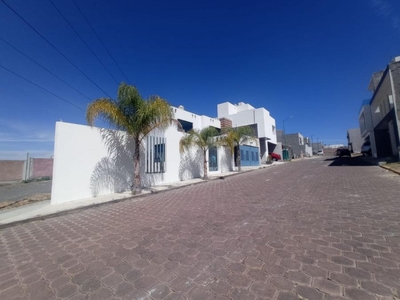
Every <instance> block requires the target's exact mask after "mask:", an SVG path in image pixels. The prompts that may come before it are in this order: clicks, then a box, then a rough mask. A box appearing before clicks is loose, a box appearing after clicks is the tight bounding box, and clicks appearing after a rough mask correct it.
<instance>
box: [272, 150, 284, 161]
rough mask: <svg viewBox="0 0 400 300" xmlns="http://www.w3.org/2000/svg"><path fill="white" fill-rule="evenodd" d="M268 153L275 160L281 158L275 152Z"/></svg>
mask: <svg viewBox="0 0 400 300" xmlns="http://www.w3.org/2000/svg"><path fill="white" fill-rule="evenodd" d="M269 155H270V156H271V159H272V160H273V161H277V160H281V159H282V157H281V156H280V154H277V153H274V152H272V153H270V154H269Z"/></svg>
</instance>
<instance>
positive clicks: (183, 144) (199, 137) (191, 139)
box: [179, 126, 219, 180]
mask: <svg viewBox="0 0 400 300" xmlns="http://www.w3.org/2000/svg"><path fill="white" fill-rule="evenodd" d="M217 135H219V133H218V130H217V129H215V128H214V127H211V126H210V127H207V128H204V129H202V130H197V129H192V130H190V131H189V132H188V133H187V134H186V135H185V136H183V137H182V138H181V140H180V141H179V149H180V151H181V152H184V151H187V150H189V148H190V147H192V146H195V147H198V148H199V149H200V150H201V151H203V172H204V175H203V179H204V180H206V179H208V172H207V150H208V149H209V148H210V147H213V146H216V145H217V140H216V138H215V137H216V136H217Z"/></svg>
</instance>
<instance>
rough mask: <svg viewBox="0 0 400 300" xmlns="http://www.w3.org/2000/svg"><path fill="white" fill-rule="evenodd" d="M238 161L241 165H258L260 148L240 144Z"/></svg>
mask: <svg viewBox="0 0 400 300" xmlns="http://www.w3.org/2000/svg"><path fill="white" fill-rule="evenodd" d="M240 162H241V165H242V166H244V167H245V166H259V165H260V150H259V149H258V147H253V146H243V145H242V146H240Z"/></svg>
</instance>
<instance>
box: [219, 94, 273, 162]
mask: <svg viewBox="0 0 400 300" xmlns="http://www.w3.org/2000/svg"><path fill="white" fill-rule="evenodd" d="M218 118H227V119H230V120H231V121H232V126H233V127H240V126H246V125H247V126H251V127H253V129H254V131H255V134H256V136H257V138H258V141H259V151H260V153H259V156H260V158H261V162H262V163H264V162H265V161H266V160H267V157H268V154H269V153H270V152H274V149H275V147H276V145H277V138H276V125H275V119H274V118H272V117H271V115H270V113H269V111H268V110H266V109H265V108H263V107H261V108H254V107H253V106H251V105H250V104H248V103H243V102H239V103H238V104H232V103H230V102H224V103H220V104H218Z"/></svg>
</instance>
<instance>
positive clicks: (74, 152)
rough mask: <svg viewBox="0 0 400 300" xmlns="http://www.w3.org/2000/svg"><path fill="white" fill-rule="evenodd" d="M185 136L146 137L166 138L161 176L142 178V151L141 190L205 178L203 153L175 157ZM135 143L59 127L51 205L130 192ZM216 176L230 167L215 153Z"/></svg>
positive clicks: (119, 135) (224, 154)
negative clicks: (164, 160) (216, 158)
mask: <svg viewBox="0 0 400 300" xmlns="http://www.w3.org/2000/svg"><path fill="white" fill-rule="evenodd" d="M184 134H185V133H182V132H179V131H177V129H176V127H175V126H171V127H169V128H168V129H167V130H166V131H163V132H161V131H154V132H152V133H151V134H150V135H152V136H158V137H164V138H166V143H165V156H166V162H165V172H164V173H153V174H149V173H146V170H145V164H146V144H145V143H143V148H142V150H141V177H142V185H143V186H153V185H160V184H165V183H171V182H176V181H181V180H188V179H191V178H196V177H201V176H203V153H202V152H201V151H198V150H197V149H195V148H192V149H190V150H189V151H187V152H184V153H180V152H179V141H180V139H181V138H182V136H183V135H184ZM133 151H134V147H133V142H132V140H131V139H130V138H128V136H127V135H126V134H125V133H124V132H121V131H113V130H105V129H100V128H96V127H93V128H92V127H90V126H85V125H77V124H71V123H64V122H57V123H56V131H55V147H54V166H53V183H52V195H51V196H52V197H51V203H52V204H56V203H63V202H68V201H73V200H78V199H83V198H89V197H93V196H98V195H105V194H110V193H118V192H124V191H128V190H130V186H131V184H132V175H133V161H132V157H133ZM218 166H219V168H218V171H214V172H213V173H221V172H226V171H229V170H230V169H231V168H232V158H231V155H230V152H229V151H227V150H226V149H225V148H223V147H219V149H218Z"/></svg>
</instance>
